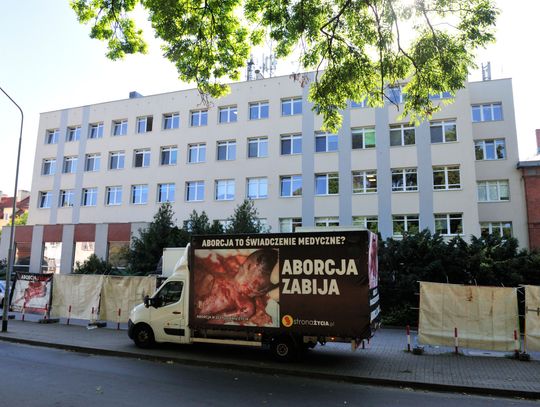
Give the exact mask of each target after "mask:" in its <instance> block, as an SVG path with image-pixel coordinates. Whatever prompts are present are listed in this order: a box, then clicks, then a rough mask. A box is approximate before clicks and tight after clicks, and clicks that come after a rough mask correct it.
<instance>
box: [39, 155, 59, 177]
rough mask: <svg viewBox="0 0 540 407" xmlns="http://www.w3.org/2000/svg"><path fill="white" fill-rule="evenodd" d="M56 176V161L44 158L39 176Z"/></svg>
mask: <svg viewBox="0 0 540 407" xmlns="http://www.w3.org/2000/svg"><path fill="white" fill-rule="evenodd" d="M54 174H56V159H54V158H46V159H44V160H43V164H42V165H41V175H54Z"/></svg>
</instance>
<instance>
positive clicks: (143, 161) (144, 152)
mask: <svg viewBox="0 0 540 407" xmlns="http://www.w3.org/2000/svg"><path fill="white" fill-rule="evenodd" d="M139 157H141V158H139ZM150 158H151V150H150V149H149V148H140V149H136V150H133V168H148V167H150ZM139 164H140V165H139Z"/></svg>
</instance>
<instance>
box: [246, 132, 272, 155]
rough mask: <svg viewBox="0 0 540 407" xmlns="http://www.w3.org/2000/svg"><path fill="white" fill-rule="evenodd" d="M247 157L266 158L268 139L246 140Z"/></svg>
mask: <svg viewBox="0 0 540 407" xmlns="http://www.w3.org/2000/svg"><path fill="white" fill-rule="evenodd" d="M248 157H249V158H260V157H268V137H256V138H250V139H248Z"/></svg>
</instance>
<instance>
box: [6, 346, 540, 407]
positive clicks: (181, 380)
mask: <svg viewBox="0 0 540 407" xmlns="http://www.w3.org/2000/svg"><path fill="white" fill-rule="evenodd" d="M257 405H270V406H288V407H290V406H295V407H297V406H377V407H380V406H385V407H386V406H415V407H417V406H419V405H421V406H422V407H424V406H437V407H445V406H456V405H463V406H525V405H540V402H539V403H535V402H533V401H530V400H517V399H514V400H510V399H501V398H491V397H479V396H469V395H465V394H450V393H433V392H425V391H413V390H411V389H393V388H386V387H374V386H363V385H356V384H350V383H339V382H332V381H322V380H309V379H305V378H298V377H290V376H281V375H264V374H254V373H246V372H238V371H233V370H224V369H214V368H205V367H193V366H185V365H177V364H168V363H157V362H149V361H142V360H136V359H125V358H116V357H102V356H93V355H86V354H79V353H74V352H67V351H62V350H56V349H49V348H38V347H32V346H26V345H16V344H8V343H0V406H2V407H3V406H6V407H7V406H24V407H33V406H39V407H43V406H100V407H105V406H115V407H116V406H119V407H120V406H130V407H132V406H159V407H167V406H257Z"/></svg>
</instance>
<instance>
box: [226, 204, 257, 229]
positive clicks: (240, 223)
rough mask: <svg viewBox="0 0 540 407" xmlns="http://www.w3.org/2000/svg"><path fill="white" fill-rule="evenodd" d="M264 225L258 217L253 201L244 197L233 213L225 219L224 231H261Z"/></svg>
mask: <svg viewBox="0 0 540 407" xmlns="http://www.w3.org/2000/svg"><path fill="white" fill-rule="evenodd" d="M264 231H265V230H264V225H263V224H262V223H261V221H260V219H259V213H258V212H257V209H256V208H255V204H254V203H253V201H251V200H249V199H244V202H242V203H241V204H240V205H238V206H237V207H236V208H235V210H234V214H233V215H231V216H230V217H229V218H228V219H227V227H226V229H225V233H261V232H264Z"/></svg>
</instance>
